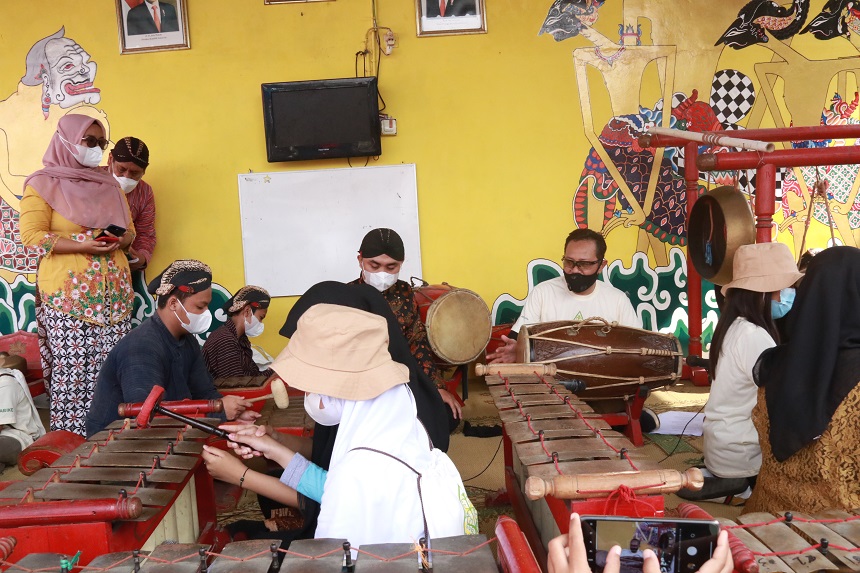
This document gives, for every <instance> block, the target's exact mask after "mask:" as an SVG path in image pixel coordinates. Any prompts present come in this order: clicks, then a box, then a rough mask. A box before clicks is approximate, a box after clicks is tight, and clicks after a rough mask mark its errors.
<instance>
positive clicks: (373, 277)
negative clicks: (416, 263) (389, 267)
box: [361, 269, 399, 292]
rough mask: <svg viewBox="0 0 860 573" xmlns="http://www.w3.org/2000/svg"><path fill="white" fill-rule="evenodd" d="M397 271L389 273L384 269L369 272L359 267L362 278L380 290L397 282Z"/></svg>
mask: <svg viewBox="0 0 860 573" xmlns="http://www.w3.org/2000/svg"><path fill="white" fill-rule="evenodd" d="M398 275H399V273H394V274H393V275H392V274H390V273H386V272H385V271H379V272H378V273H371V272H369V271H366V270H364V269H361V276H362V278H364V282H366V283H367V284H369V285H370V286H372V287H373V288H375V289H376V290H378V291H379V292H382V291H384V290H387V289H389V288H391V287H392V286H393V285H394V283H396V282H397V277H398Z"/></svg>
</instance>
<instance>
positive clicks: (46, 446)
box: [18, 430, 86, 476]
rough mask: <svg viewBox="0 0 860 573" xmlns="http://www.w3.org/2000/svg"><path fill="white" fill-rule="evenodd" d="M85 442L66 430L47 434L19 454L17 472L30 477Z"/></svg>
mask: <svg viewBox="0 0 860 573" xmlns="http://www.w3.org/2000/svg"><path fill="white" fill-rule="evenodd" d="M85 441H86V440H84V438H83V437H81V436H79V435H78V434H75V433H73V432H69V431H67V430H54V431H53V432H48V433H47V434H45V435H44V436H42V437H41V438H39V439H38V440H36V441H35V442H33V443H32V444H30V445H29V446H27V447H26V448H24V450H23V451H22V452H21V455H20V456H18V470H19V471H20V472H21V473H22V474H24V475H25V476H28V475H32V474H34V473H36V472H37V471H39V470H40V469H42V468H46V467H48V466H50V465H51V464H52V463H54V462H55V461H56V460H57V458H59V457H60V456H63V455H65V454H68V453H69V452H71V451H72V450H74V449H75V448H77V447H78V446H80V445H81V444H83V443H84V442H85Z"/></svg>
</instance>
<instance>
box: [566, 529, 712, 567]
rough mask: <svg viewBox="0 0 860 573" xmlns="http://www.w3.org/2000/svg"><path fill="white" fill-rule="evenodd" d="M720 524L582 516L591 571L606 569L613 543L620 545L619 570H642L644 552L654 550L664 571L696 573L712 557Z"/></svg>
mask: <svg viewBox="0 0 860 573" xmlns="http://www.w3.org/2000/svg"><path fill="white" fill-rule="evenodd" d="M719 532H720V525H719V523H717V522H716V521H707V520H698V519H676V520H672V519H656V518H655V519H635V518H628V517H582V533H583V537H584V538H585V548H586V552H587V554H588V563H589V565H591V570H592V571H595V572H597V573H601V572H602V571H603V567H604V566H605V565H606V556H607V554H608V552H609V549H610V548H611V547H612V546H613V545H619V546H621V571H620V573H640V572H641V571H642V564H643V561H644V558H643V554H642V553H643V551H645V550H646V549H651V550H652V551H653V552H654V553H655V554H656V555H657V559H658V561H659V562H660V571H661V573H693V572H695V571H698V570H699V568H701V566H702V565H703V564H704V563H705V561H707V560H708V559H710V558H711V555H712V554H713V552H714V548H715V547H716V544H717V535H718V534H719Z"/></svg>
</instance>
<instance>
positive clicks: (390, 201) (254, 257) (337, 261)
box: [238, 163, 422, 297]
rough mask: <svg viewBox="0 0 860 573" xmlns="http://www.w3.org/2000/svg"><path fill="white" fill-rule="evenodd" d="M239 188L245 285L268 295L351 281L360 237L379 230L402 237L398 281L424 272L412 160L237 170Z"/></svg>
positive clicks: (297, 292) (356, 271) (356, 269)
mask: <svg viewBox="0 0 860 573" xmlns="http://www.w3.org/2000/svg"><path fill="white" fill-rule="evenodd" d="M238 193H239V213H240V220H241V227H242V255H243V267H244V273H245V284H254V285H258V286H261V287H263V288H265V289H267V290H268V291H269V293H270V295H271V296H272V297H284V296H297V295H301V294H302V293H304V292H305V291H306V290H307V289H308V288H310V287H311V286H313V285H314V284H316V283H318V282H321V281H325V280H336V281H341V282H349V281H351V280H355V279H356V278H358V277H359V275H360V272H361V270H360V267H359V265H358V261H357V259H356V257H357V255H358V248H359V246H360V244H361V239H362V238H363V237H364V235H365V234H366V233H367V232H368V231H370V230H371V229H375V228H378V227H389V228H392V229H394V230H395V231H397V233H398V234H399V235H400V236H401V237H402V238H403V243H404V246H405V250H406V260H405V261H404V263H403V268H402V269H401V272H400V278H401V279H403V280H406V281H407V282H409V279H410V277H413V276H415V277H421V276H422V275H421V273H422V267H421V243H420V232H419V224H418V190H417V175H416V167H415V164H412V163H409V164H400V165H389V166H380V167H354V168H343V169H318V170H301V171H300V170H296V171H279V172H271V173H242V174H239V175H238Z"/></svg>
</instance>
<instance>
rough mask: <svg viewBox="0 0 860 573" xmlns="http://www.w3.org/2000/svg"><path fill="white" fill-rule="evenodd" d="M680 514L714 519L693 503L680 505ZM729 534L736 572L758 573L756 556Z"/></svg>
mask: <svg viewBox="0 0 860 573" xmlns="http://www.w3.org/2000/svg"><path fill="white" fill-rule="evenodd" d="M678 513H679V514H680V515H681V517H689V518H692V519H714V518H713V516H712V515H711V514H710V513H708V512H707V511H705V510H704V509H702V508H701V507H699V506H698V505H693V504H692V503H682V504H679V505H678ZM728 534H729V549H730V550H731V552H732V561H734V563H735V571H737V572H738V573H758V570H759V567H758V562H757V561H756V560H755V555H753V553H752V551H750V550H749V548H748V547H747V546H746V545H744V542H743V541H741V540H740V539H738V538H737V537H735V535H734V534H733V533H732V532H731V531H728Z"/></svg>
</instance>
